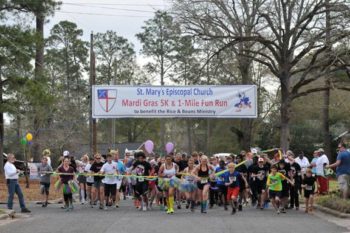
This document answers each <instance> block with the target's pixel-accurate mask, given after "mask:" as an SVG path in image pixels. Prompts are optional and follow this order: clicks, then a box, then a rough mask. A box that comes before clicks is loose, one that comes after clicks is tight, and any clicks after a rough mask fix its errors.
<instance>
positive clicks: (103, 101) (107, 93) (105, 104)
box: [97, 89, 117, 112]
mask: <svg viewBox="0 0 350 233" xmlns="http://www.w3.org/2000/svg"><path fill="white" fill-rule="evenodd" d="M97 98H98V103H99V104H100V106H101V108H102V109H103V110H104V111H105V112H110V111H111V110H112V109H113V107H114V105H115V103H116V101H117V90H116V89H99V90H97Z"/></svg>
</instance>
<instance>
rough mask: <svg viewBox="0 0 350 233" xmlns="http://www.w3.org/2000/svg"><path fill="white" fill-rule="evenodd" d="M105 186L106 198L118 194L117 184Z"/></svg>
mask: <svg viewBox="0 0 350 233" xmlns="http://www.w3.org/2000/svg"><path fill="white" fill-rule="evenodd" d="M104 186H105V197H109V196H112V197H114V196H115V194H116V192H117V189H116V188H117V185H116V184H104Z"/></svg>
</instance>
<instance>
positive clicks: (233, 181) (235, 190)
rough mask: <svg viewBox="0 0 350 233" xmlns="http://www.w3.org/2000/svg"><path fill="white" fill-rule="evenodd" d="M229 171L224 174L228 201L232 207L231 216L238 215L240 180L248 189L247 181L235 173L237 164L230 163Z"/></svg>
mask: <svg viewBox="0 0 350 233" xmlns="http://www.w3.org/2000/svg"><path fill="white" fill-rule="evenodd" d="M227 168H228V171H226V172H225V173H224V174H223V177H224V179H225V185H226V186H227V187H228V188H227V201H229V202H230V204H231V207H232V212H231V214H235V213H236V209H237V205H238V195H239V189H240V188H239V187H240V180H242V181H243V182H244V183H245V185H246V187H248V184H247V180H246V179H245V178H244V177H243V176H242V175H241V174H240V173H239V172H237V171H235V164H234V163H229V164H228V165H227Z"/></svg>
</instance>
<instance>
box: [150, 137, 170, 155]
mask: <svg viewBox="0 0 350 233" xmlns="http://www.w3.org/2000/svg"><path fill="white" fill-rule="evenodd" d="M153 149H154V143H153V142H152V141H151V140H147V141H146V142H145V150H146V151H147V153H149V154H151V153H153ZM165 151H166V153H167V154H170V153H171V152H173V151H174V143H172V142H168V143H167V144H166V145H165Z"/></svg>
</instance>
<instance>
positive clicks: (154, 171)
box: [148, 160, 159, 209]
mask: <svg viewBox="0 0 350 233" xmlns="http://www.w3.org/2000/svg"><path fill="white" fill-rule="evenodd" d="M150 164H151V171H150V176H158V171H159V167H158V165H157V162H156V161H155V160H151V161H150ZM148 190H149V192H148V193H149V197H148V199H149V208H150V209H152V207H153V202H154V199H155V198H156V197H157V195H158V190H157V179H152V180H150V181H149V182H148Z"/></svg>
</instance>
